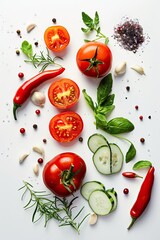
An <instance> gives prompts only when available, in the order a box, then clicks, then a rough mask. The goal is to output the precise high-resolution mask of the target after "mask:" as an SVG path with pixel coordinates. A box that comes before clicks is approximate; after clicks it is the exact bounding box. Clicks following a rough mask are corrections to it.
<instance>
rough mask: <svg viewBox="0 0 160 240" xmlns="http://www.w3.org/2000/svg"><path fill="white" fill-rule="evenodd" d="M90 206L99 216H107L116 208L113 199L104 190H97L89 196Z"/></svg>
mask: <svg viewBox="0 0 160 240" xmlns="http://www.w3.org/2000/svg"><path fill="white" fill-rule="evenodd" d="M88 202H89V206H90V207H91V209H92V211H93V212H94V213H96V214H97V215H101V216H104V215H107V214H109V213H110V212H111V211H112V208H113V206H114V200H113V198H112V197H111V196H110V195H109V194H108V193H107V192H105V191H103V190H95V191H93V192H92V193H91V194H90V196H89V200H88Z"/></svg>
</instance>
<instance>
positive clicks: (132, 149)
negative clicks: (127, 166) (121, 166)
mask: <svg viewBox="0 0 160 240" xmlns="http://www.w3.org/2000/svg"><path fill="white" fill-rule="evenodd" d="M135 155H136V149H135V147H134V145H133V143H131V146H130V148H129V149H128V152H127V153H126V163H128V162H130V161H131V160H132V159H133V158H134V157H135Z"/></svg>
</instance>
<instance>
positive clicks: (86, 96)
mask: <svg viewBox="0 0 160 240" xmlns="http://www.w3.org/2000/svg"><path fill="white" fill-rule="evenodd" d="M82 93H83V95H84V98H85V100H86V102H87V104H88V105H89V106H90V107H91V109H92V110H93V111H94V110H95V106H94V103H93V100H92V98H91V97H90V96H89V95H88V94H87V92H86V89H83V90H82Z"/></svg>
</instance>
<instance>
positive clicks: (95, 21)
mask: <svg viewBox="0 0 160 240" xmlns="http://www.w3.org/2000/svg"><path fill="white" fill-rule="evenodd" d="M94 24H95V25H96V26H97V25H98V24H99V15H98V12H97V11H96V12H95V16H94Z"/></svg>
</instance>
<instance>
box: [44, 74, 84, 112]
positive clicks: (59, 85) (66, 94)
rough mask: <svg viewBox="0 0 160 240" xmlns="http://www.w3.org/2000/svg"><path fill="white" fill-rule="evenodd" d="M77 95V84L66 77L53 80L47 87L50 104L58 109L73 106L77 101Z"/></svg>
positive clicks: (78, 94)
mask: <svg viewBox="0 0 160 240" xmlns="http://www.w3.org/2000/svg"><path fill="white" fill-rule="evenodd" d="M79 96H80V89H79V87H78V85H77V84H76V83H75V82H74V81H72V80H71V79H68V78H62V79H60V80H57V81H55V82H53V83H52V84H51V85H50V87H49V89H48V98H49V100H50V102H51V104H52V105H53V106H55V107H57V108H59V109H67V108H70V107H72V106H74V105H75V104H76V103H77V102H78V99H79Z"/></svg>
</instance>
